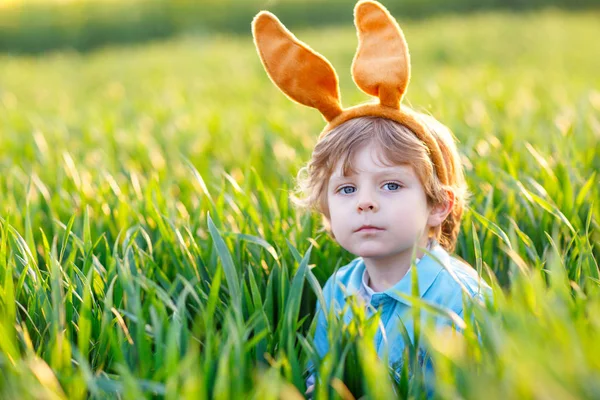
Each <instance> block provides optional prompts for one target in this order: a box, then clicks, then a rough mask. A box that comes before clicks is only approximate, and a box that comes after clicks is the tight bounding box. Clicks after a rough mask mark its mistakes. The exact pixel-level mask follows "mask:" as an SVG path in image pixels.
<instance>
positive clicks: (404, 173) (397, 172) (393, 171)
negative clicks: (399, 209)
mask: <svg viewBox="0 0 600 400" xmlns="http://www.w3.org/2000/svg"><path fill="white" fill-rule="evenodd" d="M355 175H356V174H351V175H346V176H341V175H335V176H332V177H331V179H330V183H337V182H339V181H344V180H346V179H349V178H351V177H353V176H355ZM373 175H374V176H375V177H376V178H378V177H382V176H387V175H402V176H410V172H408V171H406V170H404V169H402V170H400V169H386V170H383V171H379V172H375V173H374V174H373Z"/></svg>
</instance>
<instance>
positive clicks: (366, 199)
mask: <svg viewBox="0 0 600 400" xmlns="http://www.w3.org/2000/svg"><path fill="white" fill-rule="evenodd" d="M357 208H358V211H359V212H364V211H367V210H369V211H373V212H375V211H377V210H379V204H377V202H376V201H375V200H374V199H373V196H370V195H366V196H364V195H363V196H361V198H360V199H359V200H358V204H357Z"/></svg>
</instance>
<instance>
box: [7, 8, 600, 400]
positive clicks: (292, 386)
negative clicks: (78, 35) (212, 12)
mask: <svg viewBox="0 0 600 400" xmlns="http://www.w3.org/2000/svg"><path fill="white" fill-rule="evenodd" d="M597 18H598V15H597V14H591V15H584V14H561V13H556V12H548V13H542V14H528V15H522V16H518V15H502V14H485V15H480V16H473V17H469V18H464V17H461V18H459V17H452V18H450V17H449V18H439V19H434V20H430V21H427V22H424V23H408V24H403V27H404V29H405V34H406V36H407V39H408V40H409V44H410V46H411V50H412V51H411V55H412V63H413V74H412V82H411V85H410V87H409V93H408V100H409V101H410V102H411V103H412V104H413V105H414V106H415V107H416V108H418V109H421V110H429V111H431V112H432V113H433V114H434V115H435V116H436V117H438V118H439V119H440V120H441V121H443V122H445V123H446V124H447V125H448V126H449V127H451V128H452V129H453V131H454V133H455V134H456V136H457V137H458V138H459V140H460V143H459V147H460V150H461V152H462V153H463V154H464V156H465V158H464V164H465V168H466V171H467V178H468V181H469V186H470V189H471V191H472V192H473V200H472V202H471V205H470V208H469V209H468V210H467V212H466V215H465V219H464V223H463V230H462V232H461V235H460V236H459V241H458V246H457V254H458V256H460V257H463V258H464V259H466V260H467V261H469V262H470V263H471V264H472V265H473V266H475V267H479V268H480V269H481V270H482V271H483V276H484V277H485V278H486V279H487V280H488V281H489V282H490V283H491V284H492V285H493V286H494V291H495V297H496V298H495V304H494V306H493V307H491V306H490V307H480V306H474V307H473V310H472V314H473V315H474V317H473V319H471V318H470V316H469V318H466V320H465V322H466V324H467V329H466V330H465V332H464V335H463V336H457V335H454V336H452V335H444V336H439V335H438V334H435V333H433V332H428V331H427V329H425V331H426V332H425V335H424V337H423V343H424V345H428V346H427V347H428V348H430V350H431V352H432V354H431V355H432V357H433V360H434V363H435V365H437V366H438V367H437V383H436V384H437V387H436V390H437V392H438V393H439V394H440V395H441V396H442V397H445V398H456V397H459V396H461V397H465V398H480V397H483V396H486V398H487V397H494V396H495V397H497V398H531V397H553V398H558V397H565V398H568V397H575V398H577V397H587V398H594V397H598V396H599V395H600V388H599V387H598V382H597V381H598V380H597V379H596V377H597V376H598V373H599V371H600V365H599V364H598V361H597V360H599V359H600V357H598V355H599V354H600V349H599V348H598V344H597V340H596V339H597V337H598V335H599V334H600V320H598V315H600V313H599V311H600V294H599V289H600V276H599V273H598V263H597V260H598V244H599V243H600V237H599V234H598V232H599V231H598V221H599V220H598V213H599V211H600V210H599V207H600V206H599V204H598V195H599V191H598V187H599V186H598V183H599V177H598V172H597V171H598V170H599V169H600V157H599V156H598V154H600V144H599V143H600V140H599V138H600V117H599V115H600V77H599V76H598V74H597V71H598V70H600V56H599V55H598V53H597V52H593V51H590V45H591V44H590V38H593V37H597V36H598V35H599V34H600V31H599V25H598V24H597V23H596V22H597ZM322 35H323V33H321V32H319V31H312V32H309V31H304V32H298V36H299V37H300V38H302V39H304V40H306V41H307V42H309V43H310V44H312V45H314V47H315V48H316V49H317V50H319V51H321V52H323V53H324V54H325V55H326V56H327V57H328V58H329V59H330V60H331V61H332V63H333V64H334V66H335V67H336V69H337V71H338V73H339V74H340V80H341V90H342V101H343V103H344V105H351V104H355V103H356V102H358V101H362V100H364V99H366V96H365V95H363V94H361V93H360V92H359V91H358V90H357V89H356V88H355V87H354V84H353V83H352V81H351V78H350V74H349V67H350V62H351V59H352V56H353V52H354V49H355V45H356V43H355V40H356V39H355V32H353V31H352V30H351V29H330V30H327V32H326V33H325V36H322ZM323 37H327V38H328V39H329V41H324V40H323V39H322V38H323ZM322 126H323V121H322V120H321V117H320V116H319V115H318V113H317V112H316V111H314V110H310V109H305V108H303V107H301V106H298V105H295V104H292V103H291V102H289V101H288V100H287V99H286V98H285V97H284V96H283V95H281V94H280V93H279V92H278V91H277V89H276V88H275V87H273V85H272V84H271V83H270V82H269V81H268V78H267V77H266V74H265V73H264V71H263V69H262V66H261V65H260V62H259V60H258V57H257V56H256V54H255V50H254V48H253V45H252V42H251V40H250V38H249V37H246V38H236V39H234V38H229V37H225V36H223V37H214V38H187V39H186V38H184V39H179V40H172V41H169V42H164V43H155V44H152V45H147V46H143V47H121V48H107V49H104V50H101V51H97V52H94V53H91V54H88V55H80V54H77V53H72V52H64V53H55V54H52V55H48V56H45V57H8V56H3V57H0V129H1V131H0V133H1V134H0V168H1V170H2V174H0V205H1V210H2V214H1V219H0V232H1V233H0V338H1V339H0V370H1V371H2V372H1V373H0V393H2V396H0V397H3V398H15V397H18V398H27V397H29V398H41V397H46V398H67V397H68V398H84V397H87V396H91V397H94V398H110V397H114V396H115V395H117V394H118V395H120V396H122V397H125V398H139V397H142V396H152V395H156V396H159V397H165V398H179V397H189V398H209V397H211V398H212V397H218V398H240V397H243V396H249V397H253V396H254V397H255V398H263V397H266V398H269V397H270V398H279V397H280V396H281V397H284V398H288V397H290V398H293V396H300V395H301V393H302V392H303V391H304V389H305V388H304V386H303V385H304V379H305V378H306V371H305V366H306V363H307V361H308V360H313V361H315V362H316V363H317V369H318V370H319V372H320V375H321V377H322V378H323V384H319V385H318V386H317V388H316V393H317V394H318V395H319V396H320V397H322V398H328V397H336V396H339V397H345V396H347V395H348V393H352V394H353V396H355V397H359V396H360V395H361V394H367V395H368V396H370V397H371V398H386V397H387V396H388V395H389V393H397V394H399V395H410V396H412V397H419V396H420V395H422V394H423V389H424V388H423V385H422V379H421V378H422V376H421V375H420V374H419V373H418V368H417V366H418V363H417V362H416V361H415V360H416V354H417V349H416V348H411V347H410V346H408V347H407V353H406V360H407V361H408V362H407V363H406V364H405V365H406V368H405V370H404V371H405V372H404V374H405V375H403V376H401V377H397V378H398V380H393V381H392V380H390V381H389V382H387V383H386V381H385V380H382V379H383V378H382V377H385V376H387V375H388V373H389V371H388V369H387V367H386V365H385V364H383V363H381V362H380V361H378V359H377V357H376V354H375V352H374V349H373V348H372V346H370V344H369V343H370V340H371V339H372V337H373V335H374V331H373V327H375V326H376V324H377V320H376V319H371V320H368V319H366V318H364V319H361V318H357V320H356V321H353V322H352V323H351V324H350V326H343V324H342V323H341V321H337V322H336V321H335V319H333V318H332V320H331V321H330V324H331V329H330V330H331V335H332V339H334V341H335V345H334V346H333V348H334V349H335V350H334V351H333V352H332V353H331V354H330V355H329V356H328V357H326V358H325V359H324V360H323V362H319V361H318V360H316V359H315V358H314V348H313V345H312V341H311V339H310V338H311V334H312V329H314V324H313V316H314V315H313V312H314V307H315V301H316V298H317V296H319V295H320V287H321V286H322V285H323V284H324V282H325V281H326V279H327V278H328V277H329V276H330V274H331V273H332V272H333V271H334V269H335V268H336V267H338V266H341V265H344V264H345V263H347V262H348V261H349V260H351V259H352V255H350V254H348V253H346V252H344V251H343V250H342V249H340V248H339V246H337V245H336V244H335V243H334V242H333V241H332V240H331V239H330V238H328V237H327V235H326V234H325V233H324V232H322V231H321V230H320V225H319V218H318V217H317V216H311V215H303V214H300V213H299V212H298V211H296V210H295V209H294V208H293V207H292V205H291V203H290V202H289V200H288V191H289V190H290V189H291V187H292V184H293V177H294V175H295V173H296V171H297V170H298V168H299V167H300V166H301V165H302V164H303V163H304V162H305V161H306V160H308V157H309V156H310V152H311V149H312V146H313V145H314V143H315V141H316V138H317V135H318V132H319V131H320V129H321V128H322ZM309 249H310V251H309ZM473 321H476V322H475V323H474V322H473ZM478 338H481V340H478ZM340 360H342V361H343V362H340Z"/></svg>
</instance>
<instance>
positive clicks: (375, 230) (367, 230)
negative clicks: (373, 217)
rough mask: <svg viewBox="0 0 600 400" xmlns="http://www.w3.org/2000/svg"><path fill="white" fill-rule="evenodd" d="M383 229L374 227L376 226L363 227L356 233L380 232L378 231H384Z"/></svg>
mask: <svg viewBox="0 0 600 400" xmlns="http://www.w3.org/2000/svg"><path fill="white" fill-rule="evenodd" d="M382 230H383V228H380V227H378V226H374V225H363V226H361V227H360V228H358V229H357V230H355V231H354V232H378V231H382Z"/></svg>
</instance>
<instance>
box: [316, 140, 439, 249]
mask: <svg viewBox="0 0 600 400" xmlns="http://www.w3.org/2000/svg"><path fill="white" fill-rule="evenodd" d="M379 152H380V151H379V150H378V148H377V147H376V146H375V145H373V144H370V145H369V146H367V147H365V148H363V149H361V150H359V151H358V152H357V153H356V154H355V158H354V160H353V161H354V167H355V169H356V170H357V172H356V174H354V175H351V176H346V177H343V176H342V172H341V170H342V168H341V162H339V163H338V165H337V166H336V169H335V170H334V172H333V174H332V176H331V178H330V179H329V183H328V187H327V203H328V206H329V214H330V220H331V230H332V231H333V234H334V235H335V239H336V240H337V242H338V243H339V244H340V245H341V246H342V247H343V248H345V249H346V250H348V251H349V252H350V253H352V254H355V255H357V256H360V257H368V258H380V257H394V256H396V255H400V254H406V252H407V251H408V252H409V254H410V253H412V248H413V245H415V243H417V245H418V246H422V247H425V245H426V242H427V233H428V232H429V227H431V226H437V225H439V224H440V223H441V222H442V221H443V219H441V216H438V215H437V214H436V213H435V212H432V209H431V207H429V206H428V205H427V197H426V195H425V191H424V189H423V186H422V184H421V182H420V180H419V178H418V176H417V175H416V174H415V171H414V169H413V167H412V166H408V165H397V166H393V167H390V166H386V165H385V164H384V163H383V162H382V161H381V160H380V157H378V153H379ZM440 219H441V220H440ZM364 225H371V226H374V227H375V228H374V229H362V230H361V227H363V226H364Z"/></svg>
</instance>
